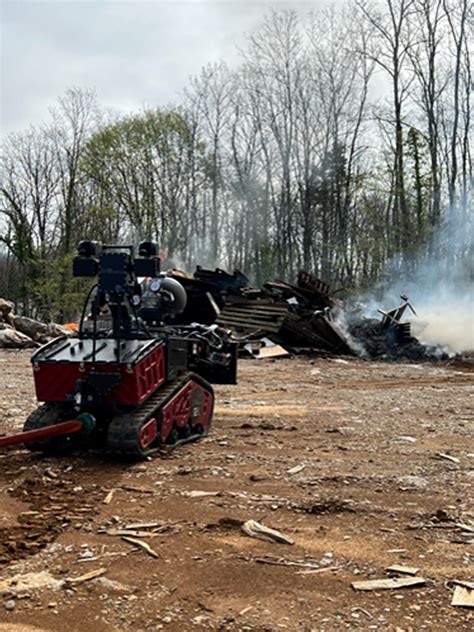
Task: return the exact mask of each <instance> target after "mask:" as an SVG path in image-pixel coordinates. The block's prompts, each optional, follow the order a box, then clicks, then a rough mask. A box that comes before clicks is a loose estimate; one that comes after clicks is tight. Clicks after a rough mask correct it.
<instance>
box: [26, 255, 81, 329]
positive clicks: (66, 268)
mask: <svg viewBox="0 0 474 632" xmlns="http://www.w3.org/2000/svg"><path fill="white" fill-rule="evenodd" d="M73 258H74V254H67V255H57V256H56V257H54V258H52V259H50V260H45V261H42V262H40V263H39V264H38V268H37V271H36V273H37V278H36V279H35V280H34V282H33V280H28V282H27V288H28V293H29V296H30V297H31V300H32V301H33V302H34V304H35V306H36V313H37V315H38V317H40V318H43V319H45V320H53V321H63V322H69V321H72V320H76V319H77V318H78V317H79V315H80V313H81V310H82V306H83V303H84V296H85V293H86V291H87V289H88V288H89V287H90V286H91V285H92V281H91V279H78V278H74V277H73V276H72V260H73Z"/></svg>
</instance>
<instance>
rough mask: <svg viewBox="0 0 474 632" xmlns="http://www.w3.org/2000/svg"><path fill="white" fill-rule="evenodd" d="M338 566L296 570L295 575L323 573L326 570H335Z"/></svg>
mask: <svg viewBox="0 0 474 632" xmlns="http://www.w3.org/2000/svg"><path fill="white" fill-rule="evenodd" d="M340 568H341V567H340V566H324V567H323V568H312V569H310V570H307V571H298V572H297V573H296V574H297V575H317V574H319V573H325V572H326V571H337V570H339V569H340Z"/></svg>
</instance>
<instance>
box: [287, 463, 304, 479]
mask: <svg viewBox="0 0 474 632" xmlns="http://www.w3.org/2000/svg"><path fill="white" fill-rule="evenodd" d="M305 467H306V463H300V464H299V465H295V467H290V469H289V470H286V473H287V474H289V475H290V476H293V474H298V472H302V471H303V470H304V468H305Z"/></svg>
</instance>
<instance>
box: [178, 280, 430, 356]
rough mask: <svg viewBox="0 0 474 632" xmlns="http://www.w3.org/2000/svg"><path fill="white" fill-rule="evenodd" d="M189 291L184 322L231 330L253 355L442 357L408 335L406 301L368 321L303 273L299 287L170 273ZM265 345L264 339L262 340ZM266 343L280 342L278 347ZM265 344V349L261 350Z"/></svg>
mask: <svg viewBox="0 0 474 632" xmlns="http://www.w3.org/2000/svg"><path fill="white" fill-rule="evenodd" d="M171 274H172V276H174V278H176V279H178V280H179V281H180V282H181V283H183V285H184V286H185V288H186V291H187V293H188V305H187V308H186V311H185V312H184V313H183V314H182V315H181V317H180V318H181V320H180V322H183V323H190V322H193V321H194V322H202V323H205V324H212V323H216V324H217V325H219V326H221V327H224V328H226V329H230V330H231V331H232V334H233V338H234V339H235V340H237V341H239V342H240V343H241V348H242V349H245V350H247V352H249V350H250V349H252V351H250V352H251V353H252V354H253V355H255V357H270V356H275V357H276V356H277V355H283V354H286V355H288V353H315V354H317V355H356V356H359V357H365V358H381V359H397V360H398V359H408V360H413V361H420V360H421V359H424V358H425V359H434V358H436V359H437V358H439V357H440V354H439V349H434V348H428V347H426V346H425V345H423V344H422V343H420V342H419V341H418V340H417V339H416V338H414V337H413V336H412V335H411V332H410V324H409V322H406V321H403V320H402V317H403V315H404V313H405V312H406V310H407V309H408V310H411V311H412V312H413V314H415V311H414V309H413V308H412V306H411V305H410V303H409V302H408V297H407V296H405V295H402V296H401V299H402V303H401V305H399V306H398V307H396V308H393V309H391V310H389V311H385V310H383V309H379V310H378V311H379V312H380V314H381V316H382V318H381V319H377V318H367V317H366V316H364V314H363V313H362V311H361V310H360V309H354V308H353V307H351V306H349V305H348V304H346V303H343V301H341V300H340V299H338V298H336V296H335V294H336V292H334V291H331V288H330V287H329V285H328V284H327V283H325V282H324V281H321V280H320V279H318V278H316V277H315V276H313V275H311V274H309V273H308V272H306V271H304V270H301V271H300V272H299V273H298V276H297V279H296V283H294V284H292V283H287V282H285V281H281V280H276V281H268V282H266V283H264V284H263V286H262V287H261V288H254V287H251V286H250V285H249V282H248V279H247V278H246V277H245V275H243V274H242V273H241V272H239V271H238V270H234V272H233V274H229V273H228V272H225V271H224V270H221V269H219V268H218V269H216V270H206V269H204V268H201V267H197V268H196V271H195V273H194V275H188V274H185V273H183V272H179V271H177V270H173V271H172V272H171ZM262 341H263V342H262ZM262 344H263V345H264V346H265V345H278V346H279V350H280V351H281V352H283V353H279V351H278V350H276V349H273V350H271V349H270V347H269V346H266V347H265V353H259V352H258V350H259V349H260V351H262ZM259 345H260V346H259Z"/></svg>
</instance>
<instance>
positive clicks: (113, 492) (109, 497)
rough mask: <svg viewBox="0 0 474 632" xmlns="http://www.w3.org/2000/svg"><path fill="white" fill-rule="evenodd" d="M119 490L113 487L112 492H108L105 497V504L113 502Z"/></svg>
mask: <svg viewBox="0 0 474 632" xmlns="http://www.w3.org/2000/svg"><path fill="white" fill-rule="evenodd" d="M116 491H117V490H116V489H111V490H110V492H109V493H108V494H107V496H106V497H105V498H104V500H103V503H104V505H110V503H111V502H112V498H113V497H114V494H115V492H116Z"/></svg>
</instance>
